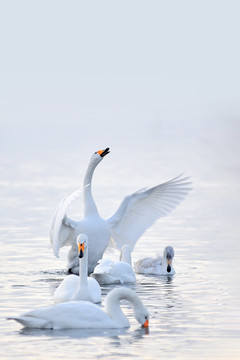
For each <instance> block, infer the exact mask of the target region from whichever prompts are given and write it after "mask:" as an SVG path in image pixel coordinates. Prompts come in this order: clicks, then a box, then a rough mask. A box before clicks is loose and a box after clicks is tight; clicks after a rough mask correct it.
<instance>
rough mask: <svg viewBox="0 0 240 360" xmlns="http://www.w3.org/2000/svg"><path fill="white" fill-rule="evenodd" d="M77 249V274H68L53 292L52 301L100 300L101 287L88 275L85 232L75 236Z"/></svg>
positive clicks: (97, 301)
mask: <svg viewBox="0 0 240 360" xmlns="http://www.w3.org/2000/svg"><path fill="white" fill-rule="evenodd" d="M77 244H78V249H79V276H77V275H73V274H71V275H68V276H67V277H66V278H65V279H64V280H63V281H62V282H61V284H60V285H59V286H58V288H57V289H56V290H55V292H54V302H55V303H59V302H66V301H71V300H85V301H86V300H87V301H91V302H93V303H99V302H101V288H100V286H99V284H98V282H97V281H96V280H95V279H93V278H90V277H88V238H87V236H86V235H85V234H80V235H78V237H77Z"/></svg>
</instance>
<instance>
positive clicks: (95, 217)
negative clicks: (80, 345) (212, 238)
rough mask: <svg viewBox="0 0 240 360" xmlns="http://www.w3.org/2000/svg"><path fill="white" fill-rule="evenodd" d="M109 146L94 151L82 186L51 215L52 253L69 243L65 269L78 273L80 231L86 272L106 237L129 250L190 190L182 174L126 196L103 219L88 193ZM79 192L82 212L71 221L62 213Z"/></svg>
mask: <svg viewBox="0 0 240 360" xmlns="http://www.w3.org/2000/svg"><path fill="white" fill-rule="evenodd" d="M109 152H110V150H109V148H106V149H105V150H100V151H97V152H95V153H94V154H93V155H92V157H91V159H90V162H89V165H88V168H87V171H86V174H85V177H84V182H83V188H81V189H79V190H77V191H75V192H73V193H72V194H70V195H69V196H66V197H65V198H64V199H63V200H62V201H61V202H60V204H59V205H58V207H57V209H56V212H55V214H54V218H53V222H52V227H51V232H50V240H51V244H52V248H53V252H54V255H55V256H57V257H58V256H59V250H60V248H61V247H63V246H71V248H70V250H69V253H68V270H69V272H70V273H75V274H78V273H79V261H78V248H77V244H76V238H77V236H78V235H79V234H80V233H84V234H86V235H87V236H88V247H89V253H88V254H89V258H88V273H89V274H90V273H92V272H93V270H94V268H95V267H96V265H97V263H98V261H99V259H101V258H102V256H103V253H104V251H105V249H106V248H107V246H108V245H109V244H110V240H111V241H113V242H114V245H115V246H116V247H117V248H118V249H119V250H120V249H121V247H122V246H123V245H124V244H128V245H129V246H130V248H131V250H133V248H134V245H135V243H136V242H137V240H138V239H139V237H140V236H141V235H142V234H143V233H144V232H145V230H147V229H148V228H149V227H150V226H151V225H153V223H154V222H155V221H156V220H157V219H159V218H160V217H163V216H166V215H167V214H168V213H169V212H170V211H171V210H173V209H174V208H175V207H176V206H177V205H178V204H179V203H180V202H181V201H182V200H183V199H184V197H185V196H186V195H187V194H188V192H189V191H190V190H191V188H190V184H191V182H189V181H188V179H189V178H188V177H182V175H180V176H177V177H176V178H174V179H172V180H169V181H167V182H165V183H163V184H160V185H157V186H154V187H152V188H149V189H143V190H139V191H137V192H134V193H133V194H131V195H128V196H126V197H125V198H124V199H123V201H122V203H121V204H120V206H119V208H118V209H117V210H116V212H115V213H114V214H113V216H111V217H110V218H108V219H106V220H105V219H103V218H102V217H101V216H100V215H99V213H98V210H97V206H96V204H95V201H94V199H93V196H92V190H91V189H92V176H93V173H94V170H95V168H96V166H97V165H98V164H99V163H100V162H101V161H102V160H103V158H105V156H106V155H107V154H109ZM81 191H83V205H84V214H83V218H82V219H81V220H80V221H75V220H71V219H70V218H68V217H67V215H66V212H67V209H68V207H69V205H70V204H71V202H72V201H73V200H74V199H75V198H77V197H78V196H79V193H80V192H81Z"/></svg>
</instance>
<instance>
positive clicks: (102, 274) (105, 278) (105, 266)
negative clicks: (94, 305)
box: [91, 244, 136, 285]
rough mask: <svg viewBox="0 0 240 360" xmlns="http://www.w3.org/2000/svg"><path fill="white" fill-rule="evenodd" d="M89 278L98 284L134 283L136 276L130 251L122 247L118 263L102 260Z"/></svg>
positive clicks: (127, 246) (124, 246)
mask: <svg viewBox="0 0 240 360" xmlns="http://www.w3.org/2000/svg"><path fill="white" fill-rule="evenodd" d="M91 277H93V278H94V279H96V280H97V281H98V282H99V284H101V285H103V284H123V283H135V282H136V276H135V272H134V270H133V268H132V260H131V249H130V246H129V245H127V244H125V245H123V246H122V249H121V253H120V259H119V261H114V260H111V259H102V260H100V263H99V264H98V265H97V266H96V267H95V269H94V271H93V273H92V274H91Z"/></svg>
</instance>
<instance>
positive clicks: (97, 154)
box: [90, 148, 110, 165]
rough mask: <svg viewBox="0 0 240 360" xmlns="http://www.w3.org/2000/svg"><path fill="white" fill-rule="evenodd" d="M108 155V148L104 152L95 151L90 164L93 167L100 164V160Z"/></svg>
mask: <svg viewBox="0 0 240 360" xmlns="http://www.w3.org/2000/svg"><path fill="white" fill-rule="evenodd" d="M109 153H110V149H109V148H106V149H105V150H99V151H96V152H95V153H94V154H93V155H92V157H91V160H90V162H91V163H92V164H93V165H97V164H98V163H100V161H102V159H103V158H104V156H106V155H107V154H109Z"/></svg>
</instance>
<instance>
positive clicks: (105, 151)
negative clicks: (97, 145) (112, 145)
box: [97, 148, 110, 157]
mask: <svg viewBox="0 0 240 360" xmlns="http://www.w3.org/2000/svg"><path fill="white" fill-rule="evenodd" d="M97 153H98V154H99V155H100V156H101V157H104V156H106V155H107V154H109V153H110V149H109V148H106V149H105V150H99V151H97Z"/></svg>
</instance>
